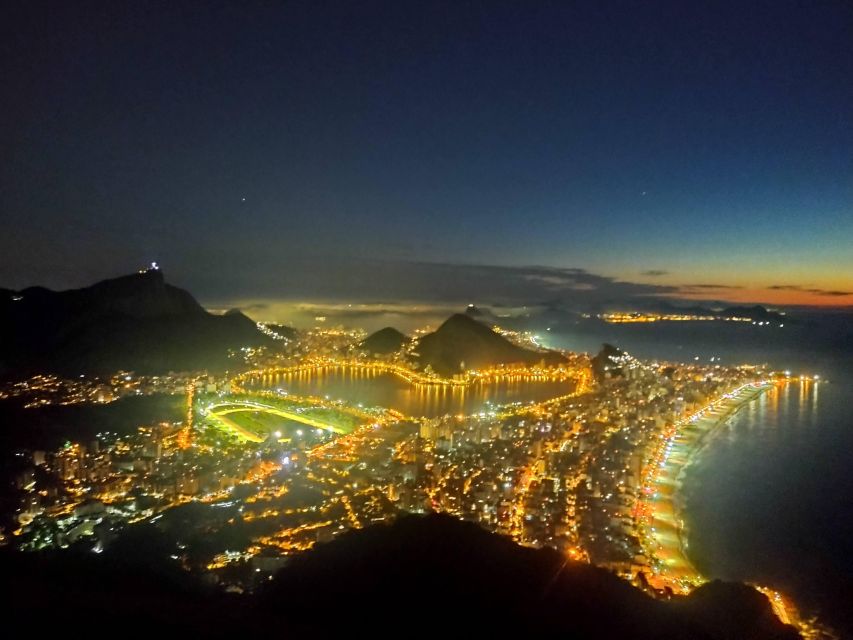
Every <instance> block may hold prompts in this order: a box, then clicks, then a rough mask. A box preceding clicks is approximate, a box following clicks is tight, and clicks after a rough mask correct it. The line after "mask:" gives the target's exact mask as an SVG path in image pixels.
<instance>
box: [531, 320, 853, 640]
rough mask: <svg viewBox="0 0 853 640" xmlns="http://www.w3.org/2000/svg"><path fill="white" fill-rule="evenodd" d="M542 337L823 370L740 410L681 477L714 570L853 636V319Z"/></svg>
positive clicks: (572, 331) (570, 344) (699, 541)
mask: <svg viewBox="0 0 853 640" xmlns="http://www.w3.org/2000/svg"><path fill="white" fill-rule="evenodd" d="M780 324H784V326H781V327H780V326H779V325H780ZM546 335H547V336H548V341H549V343H550V344H551V345H552V346H559V347H563V348H570V349H575V350H581V351H594V350H596V349H597V348H598V346H599V343H600V342H610V343H612V344H615V345H617V346H619V347H621V348H623V349H626V350H628V351H629V352H631V353H632V354H634V355H636V356H638V357H643V358H661V359H669V360H678V361H684V362H690V361H696V358H698V359H699V361H703V362H709V361H710V358H712V357H713V358H715V361H716V358H720V360H721V361H722V362H723V363H724V364H739V363H745V362H749V363H767V364H770V365H771V366H773V367H774V368H777V369H780V370H786V369H787V370H790V371H791V372H792V373H793V374H801V373H802V374H808V375H814V374H818V375H820V377H821V379H822V381H821V382H820V383H818V384H816V385H815V384H812V383H800V382H794V383H791V384H788V385H787V386H786V387H784V388H782V389H780V390H778V391H776V392H773V393H771V394H766V395H764V396H762V397H761V398H760V399H759V400H756V401H754V402H753V403H751V404H750V405H748V406H747V407H744V408H743V409H742V410H741V411H739V412H738V413H737V414H736V415H735V416H734V417H733V418H732V419H731V420H730V422H729V423H728V424H727V425H726V426H725V427H724V428H723V429H721V430H719V431H718V432H717V433H716V434H715V436H714V437H713V438H712V439H711V440H710V442H708V444H707V445H706V446H705V447H704V448H703V450H702V451H701V452H700V453H699V455H698V456H697V458H696V460H695V462H694V463H693V464H692V465H691V466H690V467H689V469H688V471H687V474H686V479H685V483H684V497H685V500H686V508H685V520H686V523H687V527H688V531H689V533H688V541H689V546H688V554H689V556H690V558H691V559H692V560H693V562H694V563H695V564H696V566H697V567H698V568H699V569H700V571H702V573H704V574H705V575H706V576H708V577H711V578H723V579H730V580H746V581H753V582H758V583H761V584H765V585H767V586H771V587H774V588H777V589H779V590H780V591H782V592H783V593H786V594H787V595H790V596H792V597H793V598H794V600H795V602H796V603H797V604H798V605H799V606H800V607H801V608H802V609H804V610H805V612H806V613H809V612H811V613H816V614H818V615H819V618H820V619H821V620H824V621H825V622H827V623H829V624H830V625H831V626H832V627H833V628H835V629H836V631H838V632H839V633H840V634H841V636H842V637H844V638H853V316H850V315H840V314H822V315H817V314H814V315H804V316H791V317H790V318H786V320H785V321H784V322H783V323H780V322H773V323H771V324H769V325H763V326H758V325H751V324H740V323H717V322H714V323H677V324H676V323H671V324H655V325H648V324H647V325H606V326H602V325H601V324H600V323H589V322H588V323H583V322H580V323H578V324H575V325H564V326H559V327H552V328H551V331H549V332H547V334H546Z"/></svg>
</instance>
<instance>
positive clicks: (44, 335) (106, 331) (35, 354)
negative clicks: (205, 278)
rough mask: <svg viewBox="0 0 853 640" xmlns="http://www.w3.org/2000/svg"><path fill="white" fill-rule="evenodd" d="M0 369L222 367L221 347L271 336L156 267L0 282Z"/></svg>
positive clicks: (224, 364)
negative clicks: (62, 279) (62, 285)
mask: <svg viewBox="0 0 853 640" xmlns="http://www.w3.org/2000/svg"><path fill="white" fill-rule="evenodd" d="M0 335H2V336H3V339H2V342H0V375H2V374H5V373H8V372H14V373H15V374H16V375H21V374H22V373H25V372H38V373H43V372H55V373H62V374H65V375H78V374H84V373H86V374H88V373H99V372H114V371H118V370H123V369H124V370H133V371H137V372H145V373H165V372H167V371H187V370H201V369H207V370H211V371H222V370H225V369H226V368H228V366H229V361H228V357H227V354H228V350H229V349H238V348H240V347H244V346H248V347H254V346H263V345H269V344H272V343H273V340H272V338H270V337H269V336H266V335H264V334H263V333H261V332H260V331H259V330H258V328H257V326H256V324H255V323H254V322H253V321H252V320H250V319H249V318H248V317H246V316H245V315H243V314H242V313H241V312H240V311H237V310H232V311H229V312H228V313H225V314H224V315H214V314H211V313H209V312H207V311H206V310H205V309H204V308H203V307H202V306H201V305H200V304H199V303H198V302H197V301H196V300H195V298H193V296H192V295H191V294H190V293H188V292H187V291H184V290H183V289H179V288H178V287H175V286H172V285H170V284H167V283H166V281H165V279H164V277H163V272H162V271H161V270H159V269H157V268H150V269H145V270H143V271H141V272H139V273H135V274H132V275H127V276H122V277H119V278H114V279H110V280H104V281H102V282H98V283H97V284H94V285H92V286H89V287H85V288H82V289H73V290H68V291H51V290H49V289H45V288H42V287H30V288H28V289H24V290H22V291H11V290H8V289H0Z"/></svg>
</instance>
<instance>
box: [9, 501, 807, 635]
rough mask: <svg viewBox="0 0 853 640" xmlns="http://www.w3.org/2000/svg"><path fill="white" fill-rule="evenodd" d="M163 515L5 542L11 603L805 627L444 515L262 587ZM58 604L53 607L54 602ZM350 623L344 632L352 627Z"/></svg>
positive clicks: (637, 626)
mask: <svg viewBox="0 0 853 640" xmlns="http://www.w3.org/2000/svg"><path fill="white" fill-rule="evenodd" d="M174 553H176V550H175V548H174V546H173V545H172V543H170V542H169V541H168V540H167V539H166V538H165V537H164V535H163V534H162V532H158V531H157V530H156V528H155V527H154V526H153V525H138V526H137V527H131V529H129V530H128V531H127V532H126V533H125V534H124V536H122V537H120V538H119V540H117V541H116V542H114V543H113V544H112V545H111V546H109V547H107V549H106V551H105V552H104V553H103V554H100V555H95V554H92V553H91V552H85V553H84V552H75V551H60V552H42V553H26V554H24V553H16V552H14V551H12V550H10V549H5V550H2V549H0V561H2V562H3V568H4V581H3V584H4V585H5V588H3V589H2V594H0V595H2V597H3V598H4V603H5V604H6V605H7V608H8V610H9V611H14V612H15V614H16V615H17V616H19V617H20V618H21V619H24V620H30V621H36V622H34V624H38V626H39V630H40V631H41V632H43V633H44V632H47V631H50V630H53V629H54V628H55V629H56V630H57V631H58V630H63V631H67V625H68V624H69V623H68V621H69V620H89V621H97V624H94V623H90V624H89V625H88V626H87V634H88V635H89V636H90V637H94V638H99V637H108V636H109V637H113V636H115V629H116V628H124V627H126V625H127V622H128V620H132V621H133V623H134V624H135V625H144V626H145V627H148V628H161V627H162V628H168V629H169V630H170V631H173V632H192V633H195V634H199V635H202V636H204V637H212V638H225V637H228V638H233V637H242V636H248V637H260V636H267V635H271V634H273V635H277V636H281V637H291V636H292V635H293V634H295V633H298V632H301V633H306V632H308V633H313V634H314V635H315V636H317V637H330V636H331V635H332V634H333V633H334V634H340V635H353V634H352V631H353V630H354V629H358V630H360V631H364V632H369V634H370V635H371V636H373V637H395V638H401V637H408V636H412V635H413V632H415V633H414V635H418V634H417V632H420V631H425V630H429V631H430V632H432V633H439V632H443V634H445V635H446V634H447V632H449V631H450V630H452V631H453V632H454V633H453V634H451V635H458V633H459V631H460V630H463V631H464V632H466V633H471V632H476V633H477V635H472V636H471V637H484V635H485V634H486V633H491V634H494V635H495V637H508V636H509V635H510V633H513V634H517V633H520V632H523V634H522V636H521V637H539V636H541V637H555V638H604V639H607V638H632V639H635V640H647V639H660V640H663V639H667V640H735V639H738V640H742V639H747V638H748V639H749V640H794V639H795V638H798V637H799V636H798V635H797V633H796V632H795V631H794V630H793V629H792V628H791V627H787V626H785V625H783V624H782V623H781V622H779V621H778V620H777V619H776V618H775V617H774V615H773V613H772V611H771V608H770V603H769V602H768V601H767V599H766V598H765V597H764V596H763V595H761V594H760V593H758V592H756V591H754V590H753V589H752V588H750V587H747V586H744V585H742V584H737V583H722V582H713V583H710V584H707V585H705V586H703V587H701V588H699V589H697V590H696V591H694V592H693V593H692V594H691V595H690V596H688V597H686V598H679V597H674V598H673V599H672V600H670V601H662V600H656V599H653V598H651V597H650V596H647V595H646V594H645V593H643V592H642V591H640V590H638V589H636V588H634V587H632V586H631V585H630V584H628V583H627V582H624V581H623V580H621V579H619V578H617V577H616V576H614V575H613V574H611V573H609V572H608V571H606V570H604V569H600V568H597V567H594V566H590V565H586V564H581V563H574V562H568V561H567V560H566V558H565V556H564V555H562V554H560V553H558V552H557V551H555V550H553V549H541V550H536V549H531V548H527V547H521V546H518V545H516V544H515V543H513V542H512V541H511V540H509V539H508V538H504V537H501V536H497V535H494V534H491V533H488V532H486V531H484V530H483V529H481V528H480V527H478V526H477V525H475V524H473V523H467V522H462V521H460V520H456V519H454V518H451V517H450V516H446V515H430V516H405V517H402V518H400V519H398V520H397V521H396V522H394V523H393V524H390V525H375V526H372V527H369V528H367V529H361V530H353V531H350V532H348V533H346V534H344V535H342V536H340V537H339V538H338V539H336V540H334V541H332V542H329V543H327V544H321V545H318V546H317V547H315V548H314V549H313V550H311V551H308V552H306V553H304V554H301V555H297V556H295V557H293V558H292V559H291V561H290V564H289V565H287V566H286V567H285V568H284V569H282V570H281V571H279V572H278V573H277V574H276V575H275V577H274V579H273V580H270V581H268V582H267V583H266V586H265V587H263V588H261V589H260V590H259V591H258V592H257V593H255V594H254V595H243V596H239V597H236V596H230V595H229V594H225V593H222V592H221V591H219V590H216V589H213V588H211V587H210V586H203V585H202V584H200V583H199V582H198V581H193V580H192V579H191V578H192V576H191V575H190V574H187V573H185V572H183V571H181V570H180V563H179V562H177V561H175V560H172V559H170V557H169V556H170V555H171V554H174ZM46 612H49V615H47V616H45V613H46ZM344 632H346V633H344Z"/></svg>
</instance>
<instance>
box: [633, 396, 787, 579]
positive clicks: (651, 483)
mask: <svg viewBox="0 0 853 640" xmlns="http://www.w3.org/2000/svg"><path fill="white" fill-rule="evenodd" d="M772 387H773V383H772V382H769V381H761V382H757V383H748V384H745V385H742V386H741V387H738V388H737V389H734V390H733V391H731V392H729V393H727V394H724V395H723V396H721V397H720V398H717V399H715V400H713V401H712V402H710V403H709V404H708V405H706V406H705V407H703V408H702V409H700V410H699V411H697V412H696V413H694V414H692V415H690V416H688V417H686V418H684V419H683V420H681V421H679V422H677V423H676V424H674V425H673V426H672V427H671V428H670V429H668V430H667V431H666V432H664V433H663V434H662V437H661V440H660V442H659V444H658V445H657V447H656V448H655V449H654V451H653V455H652V459H651V462H650V464H649V465H648V466H647V467H646V468H645V469H644V472H643V481H642V484H641V489H640V497H639V499H638V501H637V505H636V507H635V510H634V522H635V528H636V532H637V536H638V538H639V539H640V542H641V544H642V547H643V551H644V555H645V557H646V560H647V563H648V567H649V569H650V572H651V576H650V577H649V584H650V585H652V586H653V587H654V588H656V589H659V590H661V591H667V590H671V591H672V592H673V593H682V594H684V593H688V592H689V591H690V590H692V589H693V588H695V587H697V586H699V585H700V584H702V583H703V582H706V581H707V579H706V578H705V577H704V576H703V575H702V574H701V573H699V571H698V570H697V569H696V567H695V566H694V565H693V563H692V561H691V560H690V558H689V557H688V555H687V552H686V548H687V546H688V540H687V530H686V526H685V524H684V521H683V517H682V512H683V507H684V505H683V498H682V496H681V495H680V489H681V486H682V481H683V478H684V473H685V471H686V469H687V468H688V467H689V466H690V464H691V463H692V462H693V461H694V459H695V456H696V455H697V454H698V452H699V451H701V449H702V448H703V447H704V444H705V443H706V442H707V439H708V438H710V437H711V436H712V434H713V433H714V432H715V431H717V429H719V428H720V427H721V426H722V425H723V424H725V422H726V421H727V420H728V419H729V418H731V417H732V416H733V415H734V414H735V413H736V412H737V411H738V410H740V409H741V408H742V407H743V406H745V405H747V404H749V403H750V402H752V401H753V400H755V399H756V398H758V397H759V396H760V395H761V394H763V393H764V392H765V391H767V390H768V389H770V388H772Z"/></svg>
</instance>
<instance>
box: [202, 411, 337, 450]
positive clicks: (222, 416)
mask: <svg viewBox="0 0 853 640" xmlns="http://www.w3.org/2000/svg"><path fill="white" fill-rule="evenodd" d="M246 412H249V413H255V412H260V413H266V414H269V415H273V416H277V417H279V418H284V419H286V420H291V421H293V422H299V423H302V424H305V425H308V426H311V427H314V428H317V429H323V430H325V431H331V432H333V433H336V434H338V435H342V434H345V433H348V432H349V431H350V430H349V429H345V428H343V427H341V426H338V425H334V424H331V422H328V421H322V420H318V419H316V418H312V417H310V416H306V415H304V414H301V413H297V412H296V411H289V410H286V409H282V408H279V407H274V406H271V405H267V404H262V403H259V402H252V401H231V402H221V403H218V404H213V405H211V406H209V407H207V409H206V411H205V413H206V415H207V417H208V418H209V419H211V420H212V421H214V422H217V423H219V424H220V425H221V426H223V427H225V428H226V429H228V430H230V431H233V432H234V433H235V434H236V435H237V436H238V437H240V438H242V439H243V440H246V441H249V442H263V441H264V440H266V439H267V436H264V435H259V434H257V433H254V432H253V431H250V430H248V429H246V428H245V427H243V426H241V425H239V424H238V423H237V422H235V421H234V420H231V419H230V418H228V416H229V415H230V414H234V413H246Z"/></svg>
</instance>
